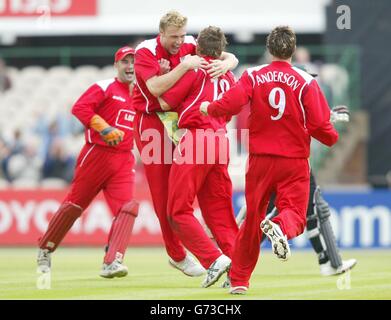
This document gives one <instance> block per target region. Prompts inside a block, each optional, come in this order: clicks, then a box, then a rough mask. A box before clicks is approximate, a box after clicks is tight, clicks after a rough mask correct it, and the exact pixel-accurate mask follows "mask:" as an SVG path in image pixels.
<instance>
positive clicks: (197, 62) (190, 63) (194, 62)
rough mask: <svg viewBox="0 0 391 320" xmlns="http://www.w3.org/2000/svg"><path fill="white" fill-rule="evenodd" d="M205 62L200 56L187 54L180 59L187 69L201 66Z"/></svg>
mask: <svg viewBox="0 0 391 320" xmlns="http://www.w3.org/2000/svg"><path fill="white" fill-rule="evenodd" d="M205 62H206V61H205V59H204V58H201V57H200V56H192V55H189V54H188V55H187V56H186V57H185V58H184V59H183V61H182V63H183V65H184V66H185V67H186V69H187V70H192V69H197V68H201V67H202V65H205Z"/></svg>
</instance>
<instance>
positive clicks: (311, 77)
mask: <svg viewBox="0 0 391 320" xmlns="http://www.w3.org/2000/svg"><path fill="white" fill-rule="evenodd" d="M292 69H293V70H295V71H296V72H297V73H298V74H299V75H300V76H302V77H303V78H304V80H305V82H307V84H309V83H310V82H311V81H312V80H313V79H314V77H313V76H311V75H310V74H309V73H307V72H305V71H304V70H302V69H300V68H297V67H294V66H292Z"/></svg>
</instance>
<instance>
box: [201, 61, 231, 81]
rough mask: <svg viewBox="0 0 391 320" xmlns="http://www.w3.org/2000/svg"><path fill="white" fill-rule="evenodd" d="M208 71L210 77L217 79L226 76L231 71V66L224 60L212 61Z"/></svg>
mask: <svg viewBox="0 0 391 320" xmlns="http://www.w3.org/2000/svg"><path fill="white" fill-rule="evenodd" d="M206 69H207V70H208V73H209V75H210V77H211V78H212V79H215V78H218V77H220V76H222V75H224V74H226V73H227V72H228V70H229V66H228V64H227V62H226V61H223V60H211V62H210V63H209V65H208V66H207V67H206Z"/></svg>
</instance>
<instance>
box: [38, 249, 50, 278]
mask: <svg viewBox="0 0 391 320" xmlns="http://www.w3.org/2000/svg"><path fill="white" fill-rule="evenodd" d="M37 265H38V267H37V272H39V273H49V272H50V267H51V253H50V252H49V250H48V249H39V250H38V257H37Z"/></svg>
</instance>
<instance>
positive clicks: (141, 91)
mask: <svg viewBox="0 0 391 320" xmlns="http://www.w3.org/2000/svg"><path fill="white" fill-rule="evenodd" d="M195 48H196V42H195V39H194V37H193V36H186V37H185V42H184V43H183V44H182V46H181V47H180V49H179V51H178V53H177V54H175V55H171V54H169V53H168V52H167V51H166V49H164V48H163V46H162V44H161V43H160V36H158V37H156V38H155V39H150V40H145V41H143V42H141V43H140V44H139V45H138V46H137V48H136V54H135V62H134V70H135V75H136V86H135V88H134V91H133V105H134V108H135V109H136V110H137V111H140V112H145V113H151V112H154V111H162V109H161V108H160V104H159V102H158V100H157V99H156V98H155V97H154V96H153V95H152V94H151V93H150V92H149V90H148V88H147V85H146V84H145V83H146V82H147V80H148V79H150V78H152V77H153V76H159V74H160V65H159V60H160V59H162V58H163V59H166V60H168V61H169V62H170V67H171V70H172V69H174V68H175V67H176V66H177V65H178V64H179V63H180V62H181V61H182V59H183V58H184V57H185V56H187V55H188V54H190V55H194V54H195Z"/></svg>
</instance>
